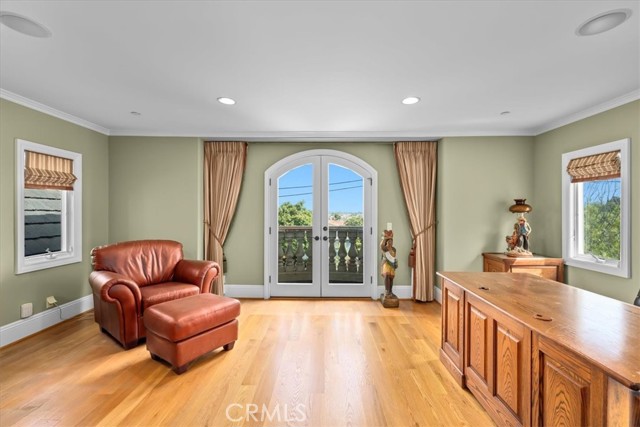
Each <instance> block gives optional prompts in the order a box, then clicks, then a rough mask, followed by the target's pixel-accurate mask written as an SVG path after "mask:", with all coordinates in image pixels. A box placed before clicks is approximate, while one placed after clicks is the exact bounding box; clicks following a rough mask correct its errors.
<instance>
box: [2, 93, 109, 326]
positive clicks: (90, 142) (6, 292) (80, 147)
mask: <svg viewBox="0 0 640 427" xmlns="http://www.w3.org/2000/svg"><path fill="white" fill-rule="evenodd" d="M16 139H25V140H27V141H32V142H37V143H39V144H44V145H50V146H52V147H58V148H62V149H64V150H70V151H75V152H77V153H81V154H82V163H83V170H82V180H83V183H82V188H83V194H82V212H83V221H82V249H83V257H82V262H80V263H76V264H70V265H64V266H60V267H55V268H50V269H46V270H40V271H35V272H31V273H24V274H20V275H16V274H15V273H14V271H15V258H14V252H15V241H14V216H15V197H16V196H15V173H16V171H15V155H16V154H15V153H16V148H15V147H16V143H15V140H16ZM108 155H109V147H108V137H107V136H106V135H102V134H100V133H98V132H94V131H92V130H88V129H86V128H83V127H81V126H77V125H74V124H71V123H69V122H66V121H63V120H60V119H57V118H55V117H52V116H49V115H47V114H43V113H40V112H37V111H34V110H32V109H29V108H25V107H22V106H20V105H18V104H15V103H13V102H10V101H7V100H4V99H0V325H6V324H8V323H11V322H14V321H16V320H19V319H20V305H21V304H24V303H28V302H31V303H33V312H34V314H35V313H39V312H41V311H44V310H45V298H46V297H47V296H49V295H54V296H55V297H56V298H57V300H58V302H59V303H61V304H64V303H67V302H70V301H73V300H76V299H79V298H82V297H84V296H86V295H89V294H91V289H90V288H89V284H88V281H87V278H88V277H89V273H90V271H91V258H90V256H89V251H90V250H91V248H92V247H94V246H98V245H102V244H105V243H107V241H108V232H109V222H108V210H109V208H108V205H109V203H108V194H109V184H108V181H109V179H108V173H109V172H108Z"/></svg>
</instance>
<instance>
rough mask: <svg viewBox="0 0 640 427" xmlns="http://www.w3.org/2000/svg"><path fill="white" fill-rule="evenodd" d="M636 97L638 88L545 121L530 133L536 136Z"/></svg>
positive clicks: (637, 97) (638, 95) (631, 100)
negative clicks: (584, 108)
mask: <svg viewBox="0 0 640 427" xmlns="http://www.w3.org/2000/svg"><path fill="white" fill-rule="evenodd" d="M638 99H640V89H636V90H633V91H631V92H629V93H626V94H624V95H622V96H619V97H617V98H614V99H611V100H609V101H606V102H603V103H601V104H598V105H594V106H593V107H589V108H587V109H586V110H582V111H578V112H576V113H573V114H570V115H568V116H564V117H561V118H559V119H555V120H552V121H550V122H547V123H545V124H543V125H542V126H540V127H538V128H536V129H534V130H533V131H532V133H531V134H532V135H534V136H538V135H540V134H543V133H545V132H549V131H550V130H554V129H558V128H559V127H562V126H566V125H568V124H571V123H574V122H577V121H578V120H582V119H586V118H587V117H591V116H595V115H596V114H599V113H603V112H605V111H608V110H611V109H613V108H616V107H619V106H621V105H624V104H628V103H629V102H633V101H636V100H638Z"/></svg>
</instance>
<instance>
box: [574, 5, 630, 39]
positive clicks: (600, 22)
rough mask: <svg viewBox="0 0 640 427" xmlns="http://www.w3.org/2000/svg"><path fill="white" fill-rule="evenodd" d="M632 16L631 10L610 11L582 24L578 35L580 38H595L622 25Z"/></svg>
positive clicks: (577, 32)
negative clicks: (595, 35) (596, 35)
mask: <svg viewBox="0 0 640 427" xmlns="http://www.w3.org/2000/svg"><path fill="white" fill-rule="evenodd" d="M630 16H631V10H629V9H618V10H610V11H609V12H604V13H601V14H599V15H596V16H594V17H593V18H591V19H589V20H588V21H586V22H584V23H582V25H580V26H579V27H578V29H577V30H576V34H577V35H579V36H593V35H594V34H600V33H604V32H605V31H609V30H611V29H614V28H615V27H617V26H618V25H620V24H622V23H623V22H624V21H626V20H627V19H629V17H630Z"/></svg>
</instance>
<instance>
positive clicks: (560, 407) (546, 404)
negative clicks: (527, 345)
mask: <svg viewBox="0 0 640 427" xmlns="http://www.w3.org/2000/svg"><path fill="white" fill-rule="evenodd" d="M533 339H534V346H533V348H534V357H533V376H534V378H533V384H534V390H536V393H537V396H534V400H533V402H534V408H533V411H534V417H533V423H534V424H533V425H535V426H540V427H542V426H602V425H606V420H605V398H604V396H605V395H606V393H605V388H606V382H607V378H606V376H605V374H604V373H603V372H602V371H600V370H599V369H597V368H595V367H594V366H593V365H591V364H590V363H589V362H587V361H586V360H584V359H582V358H581V357H579V356H578V355H576V354H573V353H572V352H571V351H569V350H568V349H566V348H564V347H562V346H560V345H558V344H556V343H554V342H552V341H549V340H547V339H546V338H544V337H541V336H539V335H538V334H534V338H533ZM627 419H628V418H627Z"/></svg>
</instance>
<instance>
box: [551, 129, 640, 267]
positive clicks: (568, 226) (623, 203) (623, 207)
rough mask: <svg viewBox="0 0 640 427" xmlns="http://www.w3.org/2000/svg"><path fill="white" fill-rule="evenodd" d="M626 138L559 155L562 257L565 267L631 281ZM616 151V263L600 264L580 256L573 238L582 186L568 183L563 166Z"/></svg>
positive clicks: (628, 143) (628, 158)
mask: <svg viewBox="0 0 640 427" xmlns="http://www.w3.org/2000/svg"><path fill="white" fill-rule="evenodd" d="M630 149H631V142H630V139H629V138H625V139H620V140H617V141H613V142H608V143H605V144H600V145H596V146H593V147H587V148H583V149H581V150H576V151H571V152H569V153H564V154H563V155H562V257H563V258H564V261H565V263H566V264H567V265H569V266H571V267H578V268H583V269H586V270H592V271H597V272H600V273H605V274H611V275H614V276H619V277H625V278H629V277H631V262H630V261H631V170H630V166H631V163H630V158H631V157H630V156H631V154H630ZM618 150H619V151H620V261H619V262H611V261H609V262H601V261H597V260H596V259H595V258H594V257H592V256H588V255H583V254H581V253H580V247H579V246H580V243H581V242H579V241H578V240H577V238H576V236H577V234H578V230H577V229H578V228H579V227H581V226H583V221H580V220H579V217H580V215H581V214H583V204H582V203H581V202H580V201H581V200H582V185H578V184H577V183H575V184H574V183H572V182H571V176H570V175H569V173H568V172H567V166H568V164H569V162H570V161H571V160H572V159H575V158H579V157H586V156H592V155H596V154H601V153H606V152H610V151H618Z"/></svg>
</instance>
